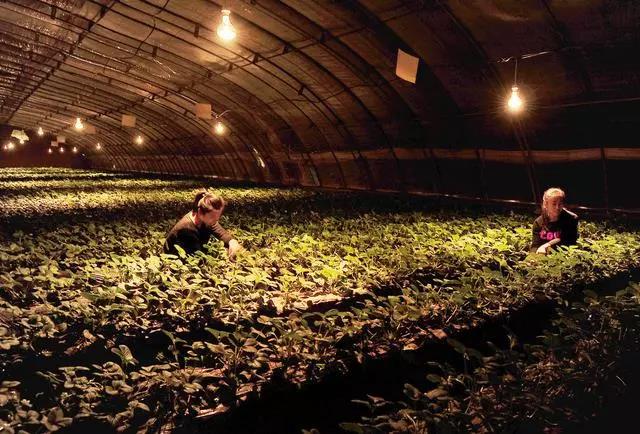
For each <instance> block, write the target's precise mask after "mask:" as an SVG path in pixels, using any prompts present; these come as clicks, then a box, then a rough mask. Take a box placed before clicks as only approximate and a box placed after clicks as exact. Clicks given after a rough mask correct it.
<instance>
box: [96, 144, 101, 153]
mask: <svg viewBox="0 0 640 434" xmlns="http://www.w3.org/2000/svg"><path fill="white" fill-rule="evenodd" d="M101 149H102V145H101V144H100V143H98V144H97V145H96V151H99V150H101Z"/></svg>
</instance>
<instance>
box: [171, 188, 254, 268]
mask: <svg viewBox="0 0 640 434" xmlns="http://www.w3.org/2000/svg"><path fill="white" fill-rule="evenodd" d="M224 205H225V203H224V200H223V199H222V198H221V197H220V196H218V195H216V194H213V193H209V192H206V191H203V192H200V193H198V194H197V195H196V197H195V199H194V201H193V208H192V210H191V211H190V212H188V213H187V214H185V215H184V216H183V217H182V218H181V219H180V220H178V222H177V223H176V224H175V225H174V226H173V228H172V229H171V230H170V231H169V233H168V234H167V239H166V240H165V242H164V252H165V253H172V254H174V255H175V254H177V253H178V252H177V250H176V248H175V246H176V245H179V246H180V247H181V248H182V249H183V250H184V251H185V252H186V253H187V254H192V253H194V252H196V251H198V250H202V249H203V246H204V245H205V244H206V243H207V242H208V241H209V239H210V238H211V235H213V236H214V237H216V238H217V239H219V240H221V241H222V242H223V243H224V246H225V247H226V248H227V253H228V254H229V259H234V258H235V256H236V253H238V251H239V250H240V249H241V248H242V247H241V246H240V243H238V241H236V240H235V239H234V238H233V237H232V236H231V234H230V233H229V232H227V231H226V230H225V229H224V228H223V227H222V226H221V225H220V223H219V222H218V220H219V219H220V216H221V215H222V212H223V210H224Z"/></svg>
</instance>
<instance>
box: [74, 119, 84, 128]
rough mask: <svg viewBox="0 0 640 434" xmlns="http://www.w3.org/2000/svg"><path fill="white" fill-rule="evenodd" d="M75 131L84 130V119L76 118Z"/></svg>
mask: <svg viewBox="0 0 640 434" xmlns="http://www.w3.org/2000/svg"><path fill="white" fill-rule="evenodd" d="M74 127H75V129H76V130H78V131H82V130H83V129H84V124H83V123H82V119H80V118H76V124H75V125H74Z"/></svg>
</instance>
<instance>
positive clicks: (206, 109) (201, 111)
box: [196, 103, 211, 119]
mask: <svg viewBox="0 0 640 434" xmlns="http://www.w3.org/2000/svg"><path fill="white" fill-rule="evenodd" d="M196 116H197V117H198V118H200V119H211V104H207V103H196Z"/></svg>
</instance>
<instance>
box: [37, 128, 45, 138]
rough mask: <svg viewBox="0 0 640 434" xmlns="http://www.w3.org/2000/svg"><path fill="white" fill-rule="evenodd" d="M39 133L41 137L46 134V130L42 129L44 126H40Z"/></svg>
mask: <svg viewBox="0 0 640 434" xmlns="http://www.w3.org/2000/svg"><path fill="white" fill-rule="evenodd" d="M38 135H39V136H40V137H42V136H44V130H43V129H42V127H38Z"/></svg>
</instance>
